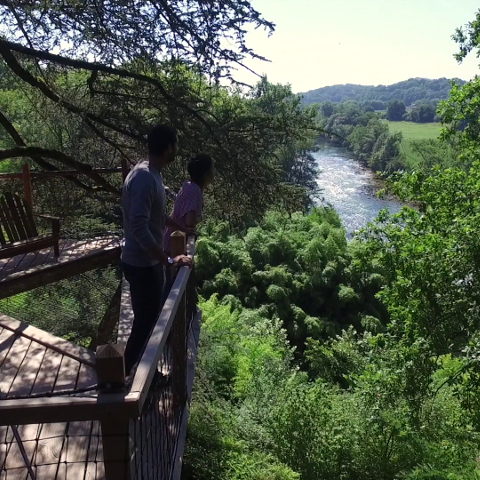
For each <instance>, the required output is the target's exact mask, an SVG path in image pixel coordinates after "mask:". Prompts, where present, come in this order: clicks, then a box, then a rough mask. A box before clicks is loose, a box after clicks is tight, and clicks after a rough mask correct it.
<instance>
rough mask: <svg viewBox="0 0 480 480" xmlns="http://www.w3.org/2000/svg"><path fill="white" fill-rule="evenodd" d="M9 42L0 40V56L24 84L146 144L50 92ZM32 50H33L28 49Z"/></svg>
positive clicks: (139, 136)
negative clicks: (11, 49)
mask: <svg viewBox="0 0 480 480" xmlns="http://www.w3.org/2000/svg"><path fill="white" fill-rule="evenodd" d="M8 43H9V42H5V41H4V40H1V39H0V55H1V56H2V57H3V59H4V60H5V63H6V64H7V65H8V66H9V67H10V69H11V70H12V71H13V73H15V75H17V76H18V77H20V78H21V79H22V80H23V81H24V82H26V83H28V84H29V85H31V86H32V87H35V88H37V89H38V90H40V91H41V92H42V93H43V94H44V95H45V96H46V97H47V98H49V99H50V100H52V101H53V102H55V103H57V104H59V105H60V106H62V107H64V108H66V109H67V110H68V111H69V112H72V113H75V114H77V115H80V116H81V117H83V118H88V119H90V120H92V121H94V122H97V123H100V124H101V125H103V126H104V127H107V128H109V129H111V130H114V131H115V132H117V133H120V134H122V135H126V136H128V137H130V138H133V139H135V140H137V141H140V142H142V143H145V138H144V137H143V136H142V135H137V134H134V133H132V132H129V131H127V130H125V129H123V128H120V127H117V126H116V125H114V124H113V123H110V122H107V121H106V120H104V119H103V118H101V117H99V116H98V115H94V114H92V113H89V112H85V111H84V110H82V109H81V108H80V107H77V106H76V105H74V104H72V103H70V102H68V101H67V100H64V99H62V98H60V97H59V96H58V95H57V94H56V93H55V92H53V91H52V90H50V88H49V87H48V86H47V84H46V83H44V82H42V81H41V80H38V79H37V78H35V77H34V76H33V75H32V74H31V73H30V72H29V71H28V70H25V69H24V68H23V67H22V66H21V65H20V63H19V62H18V61H17V59H16V58H15V56H14V55H13V54H12V52H11V51H10V49H9V48H8V46H6V44H8ZM28 50H31V49H28Z"/></svg>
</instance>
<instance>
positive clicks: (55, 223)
mask: <svg viewBox="0 0 480 480" xmlns="http://www.w3.org/2000/svg"><path fill="white" fill-rule="evenodd" d="M33 216H34V217H39V218H44V219H45V220H50V222H51V224H52V235H53V236H54V237H55V238H59V237H60V218H58V217H53V216H52V215H43V214H40V213H34V214H33Z"/></svg>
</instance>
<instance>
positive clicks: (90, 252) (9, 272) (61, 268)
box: [0, 236, 121, 299]
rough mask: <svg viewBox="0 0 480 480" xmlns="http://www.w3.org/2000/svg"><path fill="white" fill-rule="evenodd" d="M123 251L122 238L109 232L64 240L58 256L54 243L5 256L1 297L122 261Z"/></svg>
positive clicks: (0, 264)
mask: <svg viewBox="0 0 480 480" xmlns="http://www.w3.org/2000/svg"><path fill="white" fill-rule="evenodd" d="M120 251H121V247H120V240H119V238H118V237H114V236H105V237H97V238H91V239H87V240H61V242H60V256H59V257H58V258H55V256H54V252H53V247H52V248H46V249H43V250H40V251H38V252H31V253H27V254H23V255H17V256H15V257H12V258H7V259H2V260H0V299H1V298H6V297H9V296H11V295H15V294H17V293H20V292H24V291H28V290H32V289H34V288H36V287H38V286H40V285H46V284H48V283H52V282H55V281H58V280H62V279H64V278H68V277H71V276H74V275H78V274H80V273H84V272H86V271H88V270H92V269H94V268H100V267H105V266H107V265H110V264H114V263H118V262H119V260H120Z"/></svg>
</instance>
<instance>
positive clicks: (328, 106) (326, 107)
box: [320, 102, 334, 118]
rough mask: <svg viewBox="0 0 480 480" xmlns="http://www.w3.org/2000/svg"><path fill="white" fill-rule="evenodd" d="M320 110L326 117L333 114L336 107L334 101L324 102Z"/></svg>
mask: <svg viewBox="0 0 480 480" xmlns="http://www.w3.org/2000/svg"><path fill="white" fill-rule="evenodd" d="M320 110H321V112H322V114H323V116H324V117H325V118H328V117H330V116H331V115H332V114H333V111H334V107H333V103H332V102H323V103H321V104H320Z"/></svg>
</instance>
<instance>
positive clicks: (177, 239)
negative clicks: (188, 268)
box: [170, 231, 187, 258]
mask: <svg viewBox="0 0 480 480" xmlns="http://www.w3.org/2000/svg"><path fill="white" fill-rule="evenodd" d="M186 251H187V237H186V235H185V234H184V233H183V232H178V231H177V232H173V233H172V234H171V235H170V254H171V255H172V257H173V258H174V257H176V256H178V255H185V252H186Z"/></svg>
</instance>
